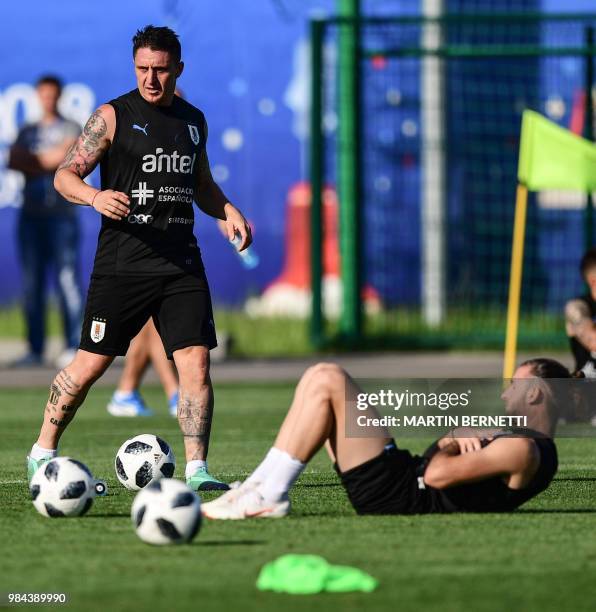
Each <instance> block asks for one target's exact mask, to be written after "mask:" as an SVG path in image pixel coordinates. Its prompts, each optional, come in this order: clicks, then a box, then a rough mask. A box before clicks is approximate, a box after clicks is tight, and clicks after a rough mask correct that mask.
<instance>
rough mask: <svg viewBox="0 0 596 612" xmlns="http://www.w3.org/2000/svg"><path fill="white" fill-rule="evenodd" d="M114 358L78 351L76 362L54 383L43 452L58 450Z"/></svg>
mask: <svg viewBox="0 0 596 612" xmlns="http://www.w3.org/2000/svg"><path fill="white" fill-rule="evenodd" d="M112 360H113V357H105V356H103V355H92V354H91V353H86V352H85V351H79V352H78V353H77V356H76V357H75V359H74V361H73V362H72V363H71V364H70V365H69V366H67V367H66V368H65V369H64V370H62V371H61V372H59V373H58V375H57V376H56V378H54V380H53V381H52V385H51V387H50V395H49V398H48V401H47V404H46V408H45V412H44V418H43V425H42V427H41V431H40V433H39V438H38V439H37V444H39V446H41V447H42V448H57V447H58V442H59V440H60V437H61V436H62V434H63V433H64V430H65V429H66V427H67V425H68V424H69V423H70V422H71V421H72V419H73V418H74V415H75V413H76V411H77V409H78V407H79V406H80V405H81V404H82V403H83V402H84V401H85V397H87V392H88V391H89V389H90V388H91V385H93V383H94V382H95V381H96V380H97V379H98V378H99V377H100V376H101V375H102V374H103V373H104V372H105V370H106V368H107V367H108V366H109V365H110V363H111V362H112Z"/></svg>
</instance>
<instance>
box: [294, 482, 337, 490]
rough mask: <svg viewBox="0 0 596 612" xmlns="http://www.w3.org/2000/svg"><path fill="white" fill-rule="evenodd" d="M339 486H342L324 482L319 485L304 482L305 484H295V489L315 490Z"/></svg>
mask: <svg viewBox="0 0 596 612" xmlns="http://www.w3.org/2000/svg"><path fill="white" fill-rule="evenodd" d="M341 486H342V484H341V482H324V483H320V484H319V483H315V482H313V483H310V482H305V483H302V484H297V485H296V488H300V489H301V488H302V487H305V488H311V489H315V488H323V487H341Z"/></svg>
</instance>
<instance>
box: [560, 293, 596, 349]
mask: <svg viewBox="0 0 596 612" xmlns="http://www.w3.org/2000/svg"><path fill="white" fill-rule="evenodd" d="M565 329H566V331H567V335H568V336H569V337H575V338H577V341H578V342H579V343H580V344H582V345H583V346H585V347H586V349H588V350H589V351H590V352H593V351H596V325H595V324H594V322H593V321H592V318H591V317H590V309H589V308H588V305H587V304H586V303H585V302H584V301H583V300H570V301H569V302H567V304H566V305H565Z"/></svg>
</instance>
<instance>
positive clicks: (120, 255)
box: [93, 89, 206, 275]
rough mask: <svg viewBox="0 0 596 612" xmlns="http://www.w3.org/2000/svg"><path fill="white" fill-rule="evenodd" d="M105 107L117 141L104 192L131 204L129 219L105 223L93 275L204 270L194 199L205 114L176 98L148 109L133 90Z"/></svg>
mask: <svg viewBox="0 0 596 612" xmlns="http://www.w3.org/2000/svg"><path fill="white" fill-rule="evenodd" d="M110 104H111V105H112V106H113V107H114V110H115V112H116V131H115V134H114V140H113V142H112V144H111V146H110V148H109V150H108V152H107V153H106V155H105V156H104V157H103V159H102V161H101V166H100V168H101V188H102V189H114V190H115V191H122V192H124V193H126V194H127V195H128V197H129V198H130V213H129V215H128V217H127V218H124V219H122V220H121V221H115V220H113V219H109V218H108V217H105V216H102V225H101V231H100V233H99V238H98V244H97V253H96V255H95V265H94V270H93V271H94V273H96V274H118V275H165V274H176V273H180V272H181V271H187V272H196V271H200V270H202V262H201V256H200V251H199V249H198V246H197V241H196V238H195V236H194V234H193V224H194V211H193V199H194V195H195V187H196V185H197V177H198V172H199V164H200V158H201V155H202V154H203V153H204V149H205V144H206V143H205V140H206V127H205V118H204V116H203V113H202V112H201V111H200V110H199V109H197V108H195V107H194V106H192V105H191V104H189V103H188V102H186V101H184V100H182V99H181V98H179V97H178V96H175V97H174V100H173V102H172V104H171V106H169V107H162V106H156V105H153V104H150V103H149V102H147V101H146V100H144V99H143V97H142V96H141V94H140V93H139V91H138V89H135V90H133V91H131V92H129V93H127V94H125V95H123V96H120V97H119V98H116V99H115V100H112V101H111V102H110Z"/></svg>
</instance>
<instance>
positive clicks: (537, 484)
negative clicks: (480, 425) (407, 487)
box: [424, 427, 559, 512]
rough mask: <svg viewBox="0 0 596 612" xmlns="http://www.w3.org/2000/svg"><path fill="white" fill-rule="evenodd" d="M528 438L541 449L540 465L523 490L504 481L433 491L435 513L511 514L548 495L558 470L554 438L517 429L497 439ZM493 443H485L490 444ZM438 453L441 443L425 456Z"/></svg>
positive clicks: (496, 480) (530, 430) (499, 435)
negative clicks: (539, 497) (510, 437)
mask: <svg viewBox="0 0 596 612" xmlns="http://www.w3.org/2000/svg"><path fill="white" fill-rule="evenodd" d="M508 436H526V437H529V438H532V439H533V440H534V442H535V443H536V446H537V447H538V451H539V454H540V463H539V465H538V469H537V470H536V473H535V474H534V476H533V477H532V480H531V481H530V482H529V483H528V486H526V487H524V488H523V489H510V488H509V487H508V486H507V485H506V484H505V483H504V482H503V480H502V478H501V477H498V476H496V477H494V478H489V479H487V480H482V481H480V482H473V483H469V484H463V485H458V486H455V487H449V488H447V489H441V490H439V489H431V490H432V497H433V498H434V499H433V500H432V502H433V504H432V505H433V506H434V507H435V510H439V511H443V512H509V511H511V510H515V508H517V507H518V506H521V505H522V504H523V503H525V502H527V501H528V500H529V499H531V498H532V497H535V496H536V495H538V493H541V492H542V491H544V490H545V489H546V488H547V487H548V485H549V484H550V483H551V481H552V479H553V477H554V475H555V474H556V472H557V468H558V465H559V463H558V458H557V448H556V446H555V443H554V441H553V440H552V439H551V438H547V437H546V436H544V434H541V433H540V432H537V431H534V430H532V429H525V428H521V427H514V428H512V429H510V430H504V431H503V432H502V433H499V434H498V435H497V436H495V439H496V438H499V437H508ZM488 443H489V442H485V444H488ZM437 451H438V446H437V443H436V442H435V444H433V445H432V446H431V447H430V448H429V449H428V450H427V451H426V453H424V455H425V457H430V456H432V455H434V454H435V452H437Z"/></svg>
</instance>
